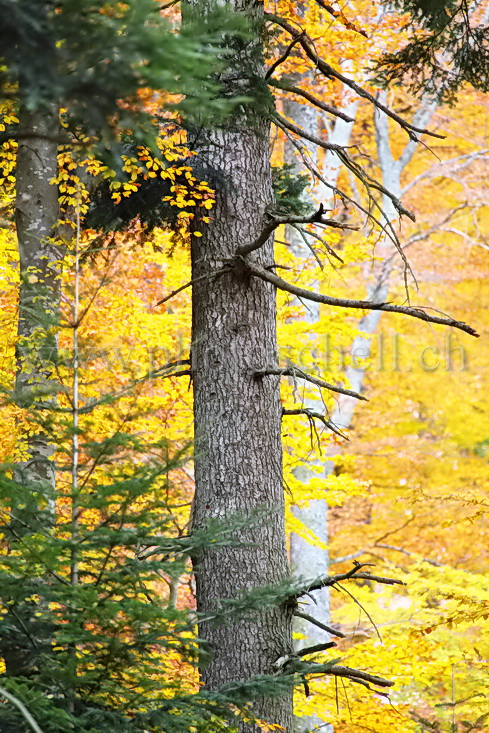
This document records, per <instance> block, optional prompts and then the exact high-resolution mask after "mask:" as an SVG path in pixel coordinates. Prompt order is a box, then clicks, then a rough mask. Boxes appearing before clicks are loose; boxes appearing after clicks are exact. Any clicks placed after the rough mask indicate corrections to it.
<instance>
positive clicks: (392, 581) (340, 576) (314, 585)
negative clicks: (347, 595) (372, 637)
mask: <svg viewBox="0 0 489 733" xmlns="http://www.w3.org/2000/svg"><path fill="white" fill-rule="evenodd" d="M370 565H371V563H357V564H356V565H355V566H354V567H353V568H351V570H348V571H347V572H346V573H337V574H336V575H328V576H326V578H320V579H319V580H315V581H313V582H311V583H309V584H308V585H306V586H305V587H304V589H303V590H302V589H301V590H300V591H299V593H298V594H297V597H300V596H302V595H305V594H306V593H311V592H312V591H314V590H321V588H327V587H333V586H334V585H336V584H337V583H340V582H342V581H343V580H350V579H351V578H353V579H355V580H356V579H359V580H371V581H374V582H376V583H382V584H383V585H404V583H403V582H402V580H397V578H384V577H382V576H380V575H372V573H368V572H363V571H362V568H365V567H369V566H370Z"/></svg>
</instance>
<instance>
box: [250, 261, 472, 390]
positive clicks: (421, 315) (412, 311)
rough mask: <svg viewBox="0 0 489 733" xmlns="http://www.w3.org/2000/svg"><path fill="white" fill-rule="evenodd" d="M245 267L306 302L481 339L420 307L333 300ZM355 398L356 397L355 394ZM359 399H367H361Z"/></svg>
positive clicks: (254, 267) (469, 329)
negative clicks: (381, 314) (436, 326)
mask: <svg viewBox="0 0 489 733" xmlns="http://www.w3.org/2000/svg"><path fill="white" fill-rule="evenodd" d="M245 266H246V268H247V269H248V271H249V272H250V273H251V274H252V275H255V276H256V277H259V278H261V279H262V280H265V281H266V282H269V283H272V285H275V287H276V288H279V290H284V291H285V292H287V293H291V295H295V296H296V297H297V298H305V299H306V300H311V301H313V302H314V303H323V304H324V305H331V306H334V307H336V308H359V309H361V310H380V311H385V312H387V313H402V314H403V315H406V316H411V317H412V318H418V319H419V320H420V321H425V322H426V323H437V324H440V325H442V326H452V327H453V328H458V329H459V330H460V331H464V332H465V333H468V334H469V335H470V336H475V337H477V338H478V337H479V334H478V333H477V331H476V330H475V328H473V327H472V326H469V325H468V324H467V323H464V322H463V321H457V320H455V319H454V318H450V317H446V318H442V317H440V316H433V315H431V314H429V313H427V312H426V311H425V310H423V309H422V308H421V307H419V306H417V307H415V306H405V305H392V304H390V303H374V302H371V301H369V300H352V299H349V298H333V297H332V296H329V295H322V294H320V293H315V292H313V291H312V290H306V289H305V288H300V287H297V286H296V285H293V284H292V283H288V282H287V281H286V280H283V279H282V278H281V277H279V276H278V275H275V274H274V273H272V272H269V271H268V270H265V269H263V268H262V267H260V266H259V265H257V264H255V263H254V262H249V261H248V260H246V261H245ZM353 396H356V395H355V394H354V395H353ZM359 399H365V398H364V397H360V398H359Z"/></svg>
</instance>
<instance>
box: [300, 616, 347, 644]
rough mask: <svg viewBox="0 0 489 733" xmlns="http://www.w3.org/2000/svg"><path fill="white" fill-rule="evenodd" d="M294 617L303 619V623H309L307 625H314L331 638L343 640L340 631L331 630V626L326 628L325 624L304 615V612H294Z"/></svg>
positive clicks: (343, 636)
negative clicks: (335, 637)
mask: <svg viewBox="0 0 489 733" xmlns="http://www.w3.org/2000/svg"><path fill="white" fill-rule="evenodd" d="M294 616H297V617H298V618H303V619H304V620H305V621H309V623H311V624H314V626H317V627H318V628H319V629H322V630H323V631H327V632H328V634H331V636H337V637H339V638H340V639H344V638H345V636H346V635H345V634H342V633H341V631H337V630H336V629H333V628H332V627H331V626H328V625H327V624H323V623H322V621H318V620H317V619H316V618H314V617H313V616H310V615H309V614H308V613H305V612H304V611H294Z"/></svg>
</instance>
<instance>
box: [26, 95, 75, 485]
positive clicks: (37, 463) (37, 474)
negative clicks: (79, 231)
mask: <svg viewBox="0 0 489 733" xmlns="http://www.w3.org/2000/svg"><path fill="white" fill-rule="evenodd" d="M56 130H57V114H56V113H55V112H54V111H50V112H30V111H28V110H27V109H25V108H23V109H21V114H20V125H19V133H20V135H21V137H20V140H19V149H18V153H17V168H16V178H17V183H16V186H17V188H16V204H15V206H16V208H15V223H16V230H17V241H18V248H19V260H20V291H19V322H18V339H19V340H18V344H17V374H16V390H17V391H18V392H19V396H20V397H21V399H22V398H23V399H26V400H27V401H28V400H29V398H30V397H31V396H33V395H34V393H35V392H36V390H38V389H39V388H40V389H41V390H42V391H43V392H44V391H46V396H45V397H44V398H43V399H42V402H49V397H50V394H49V392H50V387H52V386H53V384H52V381H51V378H52V370H53V362H54V361H55V359H56V354H57V339H56V325H57V323H58V320H59V301H60V287H61V281H60V272H61V263H62V259H63V254H64V248H63V247H62V246H61V245H60V242H59V240H58V239H57V238H56V225H57V220H58V190H57V187H56V185H53V184H52V183H51V181H52V179H53V178H54V177H55V176H56V173H57V142H56V141H55V139H54V140H53V136H55V135H56ZM22 135H25V136H26V137H22ZM28 452H29V456H30V457H29V460H28V461H27V462H25V463H24V464H23V465H22V466H19V467H18V471H19V477H22V480H23V481H26V482H30V483H32V482H34V483H36V482H41V483H42V484H44V485H46V486H48V485H49V486H52V487H53V486H54V467H53V464H52V462H51V461H50V460H49V459H50V456H51V455H52V452H53V447H52V446H51V444H50V443H49V440H48V437H47V436H46V435H45V434H43V433H39V434H36V435H33V436H31V437H30V438H29V439H28Z"/></svg>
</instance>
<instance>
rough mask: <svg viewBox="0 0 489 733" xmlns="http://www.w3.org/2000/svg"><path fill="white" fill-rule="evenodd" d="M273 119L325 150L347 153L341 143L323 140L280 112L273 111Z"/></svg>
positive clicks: (280, 125)
mask: <svg viewBox="0 0 489 733" xmlns="http://www.w3.org/2000/svg"><path fill="white" fill-rule="evenodd" d="M272 120H273V122H275V123H276V124H278V123H280V124H279V127H286V128H287V130H290V132H293V133H295V134H296V135H298V136H299V137H301V138H303V139H304V140H309V142H310V143H314V145H317V146H318V147H320V148H324V150H333V152H335V153H337V154H338V155H339V154H340V153H343V155H345V149H344V148H343V147H341V145H335V144H333V143H327V142H325V141H324V140H321V138H320V137H316V135H312V134H311V133H310V132H306V131H305V130H304V129H303V128H302V127H297V125H294V123H293V122H289V121H288V120H286V119H285V117H282V115H279V113H278V112H273V113H272Z"/></svg>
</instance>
